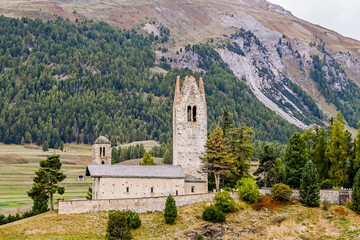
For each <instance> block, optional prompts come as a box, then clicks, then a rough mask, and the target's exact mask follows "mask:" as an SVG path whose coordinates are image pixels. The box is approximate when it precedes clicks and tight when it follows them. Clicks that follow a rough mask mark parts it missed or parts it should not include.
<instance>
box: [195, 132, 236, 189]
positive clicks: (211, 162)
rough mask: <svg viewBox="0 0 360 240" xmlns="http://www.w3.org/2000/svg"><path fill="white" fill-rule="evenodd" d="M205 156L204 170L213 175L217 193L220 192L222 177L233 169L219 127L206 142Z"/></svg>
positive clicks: (203, 158)
mask: <svg viewBox="0 0 360 240" xmlns="http://www.w3.org/2000/svg"><path fill="white" fill-rule="evenodd" d="M205 148H206V150H205V156H204V157H202V158H201V159H202V160H203V167H204V170H205V171H206V172H208V173H213V174H214V177H215V184H216V191H217V192H218V191H219V190H220V176H221V175H222V174H225V173H227V172H229V171H230V170H231V168H232V163H233V161H232V158H231V156H230V155H229V153H228V148H227V145H226V140H225V138H224V134H223V131H222V130H221V128H220V127H219V126H218V127H217V128H216V129H215V131H214V132H213V133H212V134H211V135H210V137H209V138H208V139H207V140H206V144H205Z"/></svg>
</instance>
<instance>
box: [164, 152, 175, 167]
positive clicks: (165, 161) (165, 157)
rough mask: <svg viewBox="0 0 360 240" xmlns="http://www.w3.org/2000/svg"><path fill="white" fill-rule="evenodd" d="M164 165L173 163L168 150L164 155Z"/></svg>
mask: <svg viewBox="0 0 360 240" xmlns="http://www.w3.org/2000/svg"><path fill="white" fill-rule="evenodd" d="M164 163H166V164H172V163H173V159H172V153H171V152H170V151H169V149H167V150H166V151H165V153H164Z"/></svg>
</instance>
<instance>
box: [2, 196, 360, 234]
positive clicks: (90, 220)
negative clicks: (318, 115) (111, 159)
mask: <svg viewBox="0 0 360 240" xmlns="http://www.w3.org/2000/svg"><path fill="white" fill-rule="evenodd" d="M239 203H240V205H241V208H242V209H241V210H240V211H239V212H237V213H232V214H228V215H227V221H226V223H224V224H212V223H209V222H205V221H203V220H201V214H202V211H203V209H204V207H205V206H206V205H207V204H210V203H205V202H203V203H197V204H194V205H191V206H185V207H180V208H179V209H178V211H179V215H178V219H177V221H176V224H175V225H166V224H165V222H164V218H163V212H158V213H149V214H141V215H140V218H141V221H142V225H141V227H140V228H139V229H136V230H132V235H133V238H134V239H196V238H195V237H196V236H197V235H198V234H201V235H203V236H204V237H205V239H214V238H216V237H221V239H234V238H240V239H359V237H360V227H359V226H360V217H359V215H356V214H355V213H354V212H352V211H350V210H348V209H345V208H344V207H342V206H337V205H332V206H330V208H329V209H328V210H324V209H323V208H307V207H303V206H301V205H300V204H299V203H294V204H290V205H287V206H282V207H280V206H279V207H278V208H277V209H274V210H260V211H256V210H254V209H253V208H252V207H251V206H249V205H247V204H245V203H243V202H239ZM106 224H107V213H104V212H103V213H86V214H69V215H58V214H57V213H56V212H48V213H45V214H42V215H39V216H35V217H31V218H28V219H24V220H21V221H18V222H14V223H10V224H7V225H3V226H0V239H4V240H5V239H14V238H16V239H60V238H61V239H105V233H106Z"/></svg>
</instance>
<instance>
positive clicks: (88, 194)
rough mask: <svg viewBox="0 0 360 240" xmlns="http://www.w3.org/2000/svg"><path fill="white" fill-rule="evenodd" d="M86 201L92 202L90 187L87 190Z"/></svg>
mask: <svg viewBox="0 0 360 240" xmlns="http://www.w3.org/2000/svg"><path fill="white" fill-rule="evenodd" d="M86 199H87V200H92V186H89V188H88V192H87V195H86Z"/></svg>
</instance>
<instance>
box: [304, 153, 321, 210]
mask: <svg viewBox="0 0 360 240" xmlns="http://www.w3.org/2000/svg"><path fill="white" fill-rule="evenodd" d="M300 196H301V199H302V200H301V201H302V203H304V204H305V205H306V206H309V207H318V206H319V200H320V185H319V174H318V172H317V170H316V167H315V165H314V164H313V162H312V161H311V160H309V161H308V162H307V163H306V165H305V167H304V168H303V172H302V175H301V180H300Z"/></svg>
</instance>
